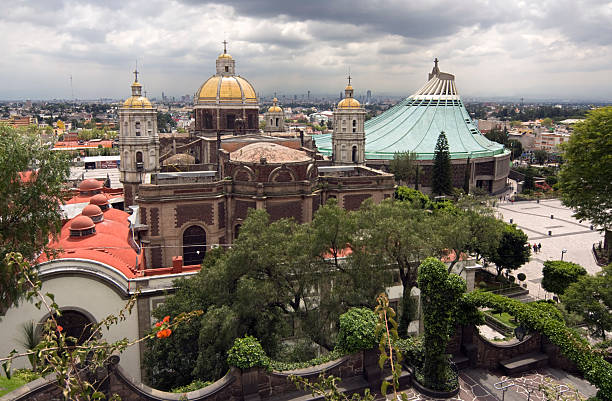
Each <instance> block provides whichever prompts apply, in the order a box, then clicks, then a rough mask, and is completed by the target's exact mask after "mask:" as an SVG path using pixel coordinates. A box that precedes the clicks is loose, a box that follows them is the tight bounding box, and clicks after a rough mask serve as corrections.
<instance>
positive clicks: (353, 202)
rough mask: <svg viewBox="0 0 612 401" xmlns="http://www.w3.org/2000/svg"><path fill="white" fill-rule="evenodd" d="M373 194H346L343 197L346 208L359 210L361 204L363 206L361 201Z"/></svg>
mask: <svg viewBox="0 0 612 401" xmlns="http://www.w3.org/2000/svg"><path fill="white" fill-rule="evenodd" d="M371 196H372V195H371V194H356V195H344V196H343V197H342V200H343V202H344V208H345V209H346V210H357V209H359V206H361V203H362V202H363V201H364V200H366V199H368V198H370V197H371Z"/></svg>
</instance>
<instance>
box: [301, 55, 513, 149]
mask: <svg viewBox="0 0 612 401" xmlns="http://www.w3.org/2000/svg"><path fill="white" fill-rule="evenodd" d="M441 131H444V133H445V134H446V137H447V139H448V144H449V148H450V153H451V158H453V159H463V158H468V157H472V158H474V157H486V156H494V155H498V154H503V153H504V152H507V150H504V147H503V145H500V144H498V143H496V142H491V141H489V140H488V139H487V138H485V136H484V135H482V133H481V132H480V131H479V130H478V127H476V125H474V123H473V122H472V119H471V118H470V115H469V114H468V112H467V110H466V109H465V106H464V105H463V102H462V101H461V97H460V96H459V92H458V91H457V87H456V86H455V76H454V75H452V74H448V73H445V72H440V71H439V70H438V69H437V65H436V67H434V71H432V74H430V79H429V80H428V81H427V83H426V84H425V85H423V87H422V88H420V89H419V90H418V91H416V92H415V93H414V94H413V95H412V96H410V97H408V98H406V99H404V100H402V101H401V102H399V103H398V104H397V105H395V106H394V107H392V108H391V109H389V110H387V111H385V112H384V113H382V114H380V115H379V116H377V117H375V118H373V119H371V120H368V121H366V123H365V133H366V151H365V154H366V155H365V156H366V159H368V160H381V159H383V160H384V159H387V160H388V159H393V155H394V154H395V153H397V152H415V153H417V158H418V159H420V160H431V159H433V156H434V149H435V146H436V141H437V140H438V136H439V135H440V132H441ZM313 139H314V140H315V143H316V145H317V148H318V149H319V151H320V152H321V153H322V154H324V155H327V156H331V154H332V143H331V142H332V140H331V134H324V135H316V136H313Z"/></svg>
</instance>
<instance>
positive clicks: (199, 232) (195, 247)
mask: <svg viewBox="0 0 612 401" xmlns="http://www.w3.org/2000/svg"><path fill="white" fill-rule="evenodd" d="M205 254H206V231H204V229H203V228H202V227H200V226H191V227H188V228H187V229H186V230H185V232H183V264H184V265H185V266H189V265H199V264H200V263H202V260H203V259H204V255H205Z"/></svg>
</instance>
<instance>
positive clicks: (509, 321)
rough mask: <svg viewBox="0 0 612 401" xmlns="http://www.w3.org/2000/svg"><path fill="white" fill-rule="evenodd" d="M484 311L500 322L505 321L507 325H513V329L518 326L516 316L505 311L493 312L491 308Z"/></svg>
mask: <svg viewBox="0 0 612 401" xmlns="http://www.w3.org/2000/svg"><path fill="white" fill-rule="evenodd" d="M484 313H486V314H487V315H489V316H491V317H493V318H495V319H497V320H499V321H500V322H502V323H504V324H505V325H506V326H510V327H512V328H513V329H514V328H516V327H517V326H518V324H517V323H516V321H515V320H514V316H512V315H509V314H507V313H506V312H504V313H502V314H501V315H500V314H498V313H493V312H492V311H490V310H486V311H484Z"/></svg>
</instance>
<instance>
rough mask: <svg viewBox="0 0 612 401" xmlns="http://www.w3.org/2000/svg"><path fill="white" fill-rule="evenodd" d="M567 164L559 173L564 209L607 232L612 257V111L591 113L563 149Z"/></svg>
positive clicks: (606, 238)
mask: <svg viewBox="0 0 612 401" xmlns="http://www.w3.org/2000/svg"><path fill="white" fill-rule="evenodd" d="M562 150H563V158H564V159H565V163H564V164H563V167H562V168H561V171H560V173H559V188H560V189H561V191H562V192H561V194H562V195H561V196H562V200H563V203H564V205H566V206H568V207H571V208H572V209H574V210H575V212H576V213H575V215H574V216H575V217H576V218H578V219H579V220H585V219H587V220H590V221H591V222H592V223H593V224H594V225H596V226H599V227H601V228H602V229H603V230H604V231H605V241H604V248H605V249H606V250H607V254H608V260H611V259H610V258H611V256H612V182H611V181H610V177H611V176H612V158H611V157H610V155H611V154H612V107H603V108H600V109H596V110H592V111H590V112H589V113H588V117H587V119H586V120H585V121H583V122H581V123H578V124H576V125H575V127H574V133H573V134H572V136H571V137H570V139H569V141H568V142H567V144H566V145H565V146H564V147H562Z"/></svg>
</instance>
